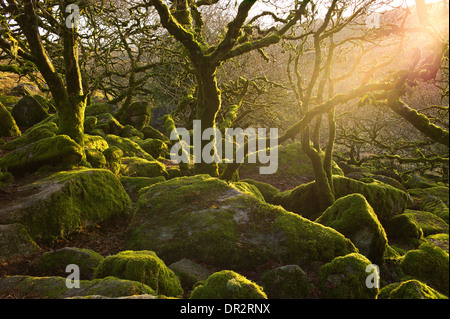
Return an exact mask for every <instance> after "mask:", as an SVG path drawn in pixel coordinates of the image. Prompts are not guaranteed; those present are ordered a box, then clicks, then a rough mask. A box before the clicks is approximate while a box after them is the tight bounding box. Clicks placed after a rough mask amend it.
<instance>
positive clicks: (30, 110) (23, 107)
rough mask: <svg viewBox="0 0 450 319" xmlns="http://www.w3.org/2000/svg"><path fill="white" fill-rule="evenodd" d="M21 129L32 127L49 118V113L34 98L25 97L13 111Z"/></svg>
mask: <svg viewBox="0 0 450 319" xmlns="http://www.w3.org/2000/svg"><path fill="white" fill-rule="evenodd" d="M11 115H12V116H13V117H14V119H15V120H16V123H17V125H18V126H19V127H32V126H33V125H35V124H37V123H39V122H41V121H43V120H45V119H46V118H47V117H49V114H48V113H47V111H46V110H45V109H44V108H43V107H42V105H41V104H40V103H39V102H38V101H36V99H35V98H33V97H32V96H29V95H27V96H24V97H23V98H21V99H20V100H19V102H17V104H16V105H15V106H14V108H13V109H12V111H11Z"/></svg>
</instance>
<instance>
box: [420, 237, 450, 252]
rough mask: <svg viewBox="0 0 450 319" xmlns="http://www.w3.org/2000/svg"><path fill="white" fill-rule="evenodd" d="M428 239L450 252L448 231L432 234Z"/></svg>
mask: <svg viewBox="0 0 450 319" xmlns="http://www.w3.org/2000/svg"><path fill="white" fill-rule="evenodd" d="M426 240H427V241H428V242H430V243H432V244H433V245H435V246H438V247H439V248H441V249H442V250H443V251H445V252H446V253H447V254H448V244H449V238H448V233H447V234H435V235H430V236H428V237H427V238H426Z"/></svg>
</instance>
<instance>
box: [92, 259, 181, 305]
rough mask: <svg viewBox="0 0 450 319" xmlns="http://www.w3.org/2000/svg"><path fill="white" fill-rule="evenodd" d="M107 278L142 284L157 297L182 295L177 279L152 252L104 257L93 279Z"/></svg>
mask: <svg viewBox="0 0 450 319" xmlns="http://www.w3.org/2000/svg"><path fill="white" fill-rule="evenodd" d="M108 276H114V277H118V278H122V279H127V280H132V281H138V282H142V283H144V284H146V285H147V286H149V287H151V288H152V289H153V290H154V291H155V292H156V293H157V294H158V295H165V296H168V297H179V296H181V295H182V294H183V289H182V288H181V284H180V281H179V279H178V277H177V276H176V275H175V274H174V272H173V271H172V270H170V269H169V268H168V267H167V266H166V264H165V263H164V262H163V261H162V260H161V259H160V258H158V256H157V255H156V254H155V252H153V251H123V252H120V253H118V254H116V255H114V256H108V257H106V258H105V259H104V260H103V261H102V262H101V263H100V265H99V266H98V267H97V269H96V270H95V278H105V277H108Z"/></svg>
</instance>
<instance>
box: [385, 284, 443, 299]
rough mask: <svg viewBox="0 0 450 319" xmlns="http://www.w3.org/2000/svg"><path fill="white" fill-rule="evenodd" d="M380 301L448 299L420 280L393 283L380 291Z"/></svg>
mask: <svg viewBox="0 0 450 319" xmlns="http://www.w3.org/2000/svg"><path fill="white" fill-rule="evenodd" d="M378 299H397V300H398V299H448V297H447V296H444V295H443V294H441V293H439V292H438V291H436V290H434V289H433V288H431V287H429V286H427V285H426V284H424V283H422V282H420V281H418V280H408V281H405V282H400V283H393V284H390V285H389V286H386V287H384V288H383V289H381V290H380V293H379V295H378Z"/></svg>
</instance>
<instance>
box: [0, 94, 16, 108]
mask: <svg viewBox="0 0 450 319" xmlns="http://www.w3.org/2000/svg"><path fill="white" fill-rule="evenodd" d="M19 99H20V98H18V97H17V96H7V95H0V103H2V104H3V105H4V106H5V107H10V108H12V107H13V106H14V105H16V104H17V102H19Z"/></svg>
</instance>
